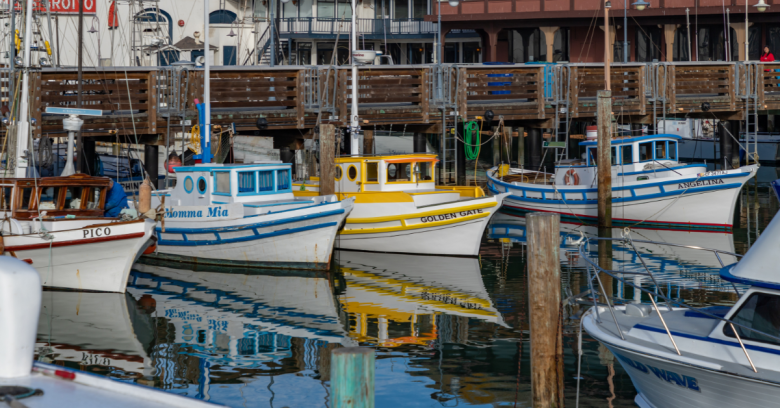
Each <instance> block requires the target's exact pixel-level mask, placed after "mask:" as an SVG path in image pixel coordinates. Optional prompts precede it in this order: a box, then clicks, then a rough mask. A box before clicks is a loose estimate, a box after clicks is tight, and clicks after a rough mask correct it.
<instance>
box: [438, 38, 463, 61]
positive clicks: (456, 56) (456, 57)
mask: <svg viewBox="0 0 780 408" xmlns="http://www.w3.org/2000/svg"><path fill="white" fill-rule="evenodd" d="M459 48H460V43H449V44H447V43H446V42H445V43H444V59H443V60H442V61H443V62H444V63H445V64H451V63H457V62H460V52H459Z"/></svg>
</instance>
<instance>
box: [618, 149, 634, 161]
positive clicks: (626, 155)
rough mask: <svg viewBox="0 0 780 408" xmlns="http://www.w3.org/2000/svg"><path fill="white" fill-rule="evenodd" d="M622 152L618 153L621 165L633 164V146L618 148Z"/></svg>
mask: <svg viewBox="0 0 780 408" xmlns="http://www.w3.org/2000/svg"><path fill="white" fill-rule="evenodd" d="M620 149H621V150H622V151H621V152H620V154H621V160H622V161H621V163H623V164H631V163H633V162H634V146H632V145H623V146H621V147H620Z"/></svg>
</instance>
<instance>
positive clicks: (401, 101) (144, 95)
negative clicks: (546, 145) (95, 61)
mask: <svg viewBox="0 0 780 408" xmlns="http://www.w3.org/2000/svg"><path fill="white" fill-rule="evenodd" d="M359 72H360V81H359V91H360V92H359V95H360V110H359V116H360V117H359V119H360V123H361V126H364V127H372V126H381V125H396V124H398V125H401V124H403V125H417V126H418V127H419V126H422V128H418V129H417V130H415V131H425V126H430V127H431V128H430V129H431V131H432V132H433V131H435V130H433V129H434V128H433V126H436V125H437V124H438V123H439V122H440V121H441V112H442V109H444V110H445V112H446V115H447V117H448V118H449V119H447V120H448V121H451V120H452V112H457V116H458V117H459V118H465V119H467V120H473V119H474V118H475V117H476V116H481V115H483V114H484V112H485V111H486V110H488V109H489V110H492V111H493V112H494V114H495V115H496V117H498V116H502V117H503V118H504V119H505V120H531V121H534V123H535V125H536V126H547V127H550V128H552V127H554V122H555V120H556V119H558V120H561V118H562V117H563V116H562V115H564V112H565V115H567V116H566V117H568V118H569V119H577V120H593V119H594V118H595V115H596V93H597V91H598V90H600V89H602V88H603V87H604V66H603V64H515V65H484V64H445V65H444V66H443V67H442V69H441V74H440V73H439V69H438V68H437V66H435V65H395V66H386V65H381V66H364V67H360V69H359ZM76 78H77V72H76V70H75V69H52V68H47V69H43V70H40V71H36V72H34V73H33V74H32V81H31V84H32V87H31V98H30V100H31V101H32V102H31V104H32V109H33V112H32V116H33V117H34V118H35V119H36V120H37V124H38V125H36V126H35V127H34V132H35V133H34V134H35V136H40V135H41V134H44V133H45V134H50V135H56V134H58V133H61V132H62V123H61V119H62V118H60V117H54V116H48V115H45V114H43V113H42V112H43V111H44V110H45V109H46V107H49V106H62V107H75V106H76V100H77V98H78V96H77V79H76ZM83 78H84V79H83V83H82V101H83V107H84V108H91V109H101V110H103V112H104V116H102V117H99V118H84V119H85V124H84V128H83V129H84V130H83V132H84V134H85V135H86V136H113V135H119V136H130V135H134V136H138V137H139V140H141V139H143V140H146V143H152V142H154V141H157V142H159V141H160V140H162V139H161V137H160V136H161V135H164V134H166V132H167V129H168V127H169V126H170V127H172V128H176V127H179V129H181V128H180V126H184V127H185V128H186V127H188V126H192V125H194V124H195V123H196V122H197V111H196V109H195V103H194V101H195V100H196V99H198V100H201V101H202V100H203V80H204V78H203V70H202V69H201V68H195V67H186V68H185V67H133V68H121V67H105V68H90V69H86V70H85V71H84V77H83ZM610 79H611V83H612V91H613V112H614V114H615V116H616V117H617V118H618V120H619V121H622V122H635V123H637V122H642V123H652V121H653V120H654V119H656V118H659V117H674V116H678V117H685V116H692V115H699V116H701V117H703V116H713V117H719V116H720V117H726V118H729V119H740V118H743V117H745V116H746V115H752V114H754V113H755V112H756V111H758V110H760V111H764V110H767V109H770V110H771V109H780V63H760V62H749V63H743V62H701V63H698V62H685V63H646V64H645V63H630V64H613V65H612V66H611V76H610ZM440 83H441V85H442V89H441V90H440V88H439V87H440ZM351 87H352V78H351V72H350V68H349V67H348V66H316V67H314V66H279V67H273V68H271V67H267V66H258V67H255V66H251V67H250V66H242V67H213V68H212V70H211V98H212V101H211V104H212V123H213V124H216V125H220V126H223V127H224V126H228V125H234V126H236V128H237V129H238V130H257V128H256V123H257V119H258V118H261V117H262V118H265V119H266V120H267V123H268V127H267V128H268V129H269V130H292V131H299V132H300V134H305V135H311V134H312V133H311V131H310V130H311V129H312V128H314V127H315V126H316V125H317V124H318V123H333V124H335V125H337V126H346V125H347V124H348V123H349V113H348V112H349V105H350V103H351ZM705 102H706V103H707V104H708V106H703V104H704V103H705ZM3 104H5V105H8V98H7V97H4V98H3ZM421 129H422V130H421ZM304 137H306V136H304ZM142 143H143V141H142Z"/></svg>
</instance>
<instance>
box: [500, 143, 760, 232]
mask: <svg viewBox="0 0 780 408" xmlns="http://www.w3.org/2000/svg"><path fill="white" fill-rule="evenodd" d="M680 139H681V137H680V136H677V135H654V136H641V137H625V138H614V139H612V222H613V225H614V226H634V225H641V226H642V227H652V228H671V229H707V230H730V229H731V228H732V219H733V215H734V206H735V205H736V201H737V198H738V196H739V191H740V189H741V188H742V186H743V185H744V184H745V183H746V182H747V181H748V180H749V179H750V178H751V177H753V176H754V175H755V174H756V172H757V171H758V165H755V164H753V165H749V166H742V167H740V168H738V169H732V170H717V171H707V167H706V166H705V165H704V164H685V163H681V162H679V161H678V141H679V140H680ZM580 145H581V146H584V147H585V148H586V153H585V158H584V159H574V160H566V161H561V162H558V163H556V165H555V172H554V173H543V172H538V171H530V170H524V169H509V170H508V171H506V170H504V169H502V168H501V169H500V168H494V169H491V170H490V171H488V189H489V190H490V191H491V192H492V193H493V194H500V193H507V192H508V193H511V195H510V196H508V197H506V198H505V199H504V203H503V209H504V210H505V211H512V212H520V213H525V212H536V211H542V212H554V213H558V214H561V217H562V219H563V220H566V221H573V222H578V223H592V222H594V221H596V219H597V208H598V200H597V196H598V185H597V179H598V178H597V167H596V157H597V154H596V153H597V152H596V149H597V147H596V141H585V142H582V143H580Z"/></svg>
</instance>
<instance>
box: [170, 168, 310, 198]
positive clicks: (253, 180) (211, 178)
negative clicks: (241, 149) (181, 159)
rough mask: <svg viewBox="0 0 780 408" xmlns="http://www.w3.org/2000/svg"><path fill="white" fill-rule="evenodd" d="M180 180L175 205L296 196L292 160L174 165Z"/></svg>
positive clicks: (172, 196) (175, 194) (174, 191)
mask: <svg viewBox="0 0 780 408" xmlns="http://www.w3.org/2000/svg"><path fill="white" fill-rule="evenodd" d="M174 170H175V172H176V178H177V180H178V182H177V183H176V187H174V189H173V191H171V192H170V193H164V194H165V195H166V196H170V199H171V200H173V202H170V201H169V203H170V204H172V205H184V206H193V205H210V204H233V203H249V202H258V201H276V200H293V199H294V197H293V193H292V164H290V163H282V162H270V163H269V162H265V163H255V164H240V165H233V164H215V163H204V164H196V165H194V166H181V167H175V168H174Z"/></svg>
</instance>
